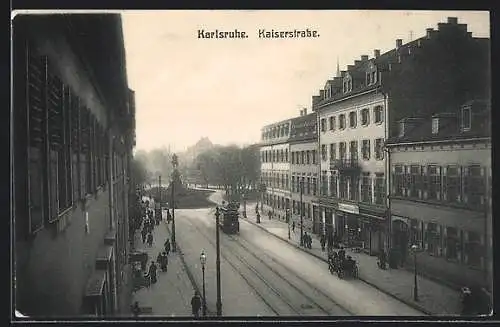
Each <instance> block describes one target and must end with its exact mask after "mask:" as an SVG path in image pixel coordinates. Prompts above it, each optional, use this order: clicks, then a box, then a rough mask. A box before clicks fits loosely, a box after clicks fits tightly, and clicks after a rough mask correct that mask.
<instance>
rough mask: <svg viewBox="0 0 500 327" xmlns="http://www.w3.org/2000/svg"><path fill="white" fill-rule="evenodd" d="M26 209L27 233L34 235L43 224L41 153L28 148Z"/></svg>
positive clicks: (35, 149)
mask: <svg viewBox="0 0 500 327" xmlns="http://www.w3.org/2000/svg"><path fill="white" fill-rule="evenodd" d="M28 158H29V161H28V207H29V213H28V214H29V225H28V226H29V232H30V234H33V233H36V232H37V231H38V230H40V229H41V228H42V227H43V222H44V216H45V212H44V205H43V203H44V194H45V192H44V189H43V175H42V174H43V171H42V165H41V162H42V152H41V150H40V149H39V148H35V147H30V148H29V152H28Z"/></svg>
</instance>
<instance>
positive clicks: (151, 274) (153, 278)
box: [148, 261, 158, 284]
mask: <svg viewBox="0 0 500 327" xmlns="http://www.w3.org/2000/svg"><path fill="white" fill-rule="evenodd" d="M157 269H158V268H157V267H156V264H155V262H154V261H151V265H150V266H149V273H148V277H149V280H150V282H151V284H156V282H157V281H158V279H157V277H156V270H157Z"/></svg>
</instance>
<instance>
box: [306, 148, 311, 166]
mask: <svg viewBox="0 0 500 327" xmlns="http://www.w3.org/2000/svg"><path fill="white" fill-rule="evenodd" d="M306 157H307V164H308V165H309V164H311V151H309V150H307V151H306Z"/></svg>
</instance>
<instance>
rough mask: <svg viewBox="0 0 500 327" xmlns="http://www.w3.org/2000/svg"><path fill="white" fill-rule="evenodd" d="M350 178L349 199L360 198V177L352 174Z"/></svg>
mask: <svg viewBox="0 0 500 327" xmlns="http://www.w3.org/2000/svg"><path fill="white" fill-rule="evenodd" d="M348 180H349V200H353V201H356V200H358V195H359V193H358V192H359V190H358V179H357V178H356V177H354V176H350V177H349V178H348Z"/></svg>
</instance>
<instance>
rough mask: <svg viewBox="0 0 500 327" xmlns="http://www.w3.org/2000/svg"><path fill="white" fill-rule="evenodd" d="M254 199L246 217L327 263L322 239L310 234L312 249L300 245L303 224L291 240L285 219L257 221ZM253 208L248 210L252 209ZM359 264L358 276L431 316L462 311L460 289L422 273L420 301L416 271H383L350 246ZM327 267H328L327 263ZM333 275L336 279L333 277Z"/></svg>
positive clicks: (348, 252) (374, 260)
mask: <svg viewBox="0 0 500 327" xmlns="http://www.w3.org/2000/svg"><path fill="white" fill-rule="evenodd" d="M255 204H256V203H255V202H247V219H245V218H242V219H245V220H247V221H248V222H249V223H252V224H254V225H256V226H258V227H260V228H262V229H263V230H265V231H267V232H268V233H270V234H272V235H274V236H276V237H278V238H280V239H282V240H284V241H286V242H289V243H290V244H293V245H294V246H296V247H298V248H299V249H301V250H302V251H305V252H308V253H310V254H311V255H313V256H315V257H317V258H319V259H321V260H323V261H325V262H327V253H326V251H325V252H323V251H322V250H321V245H320V242H319V238H318V236H317V235H315V234H311V233H308V234H310V235H311V237H312V239H313V242H312V249H306V248H303V247H300V245H299V243H300V226H298V225H297V224H296V226H295V232H292V231H291V230H290V239H288V225H287V223H286V222H283V221H278V220H276V219H272V220H269V218H268V217H267V216H265V215H262V214H261V219H260V220H261V223H260V224H257V223H256V214H255V210H254V208H255ZM250 208H251V209H252V210H249V209H250ZM346 253H347V254H349V255H351V256H352V257H353V258H354V259H355V260H356V261H357V262H358V267H359V279H361V280H363V281H364V282H366V283H367V284H370V285H371V286H373V287H375V288H377V289H379V290H380V291H382V292H384V293H386V294H389V295H391V296H393V297H395V298H397V299H398V300H400V301H402V302H404V303H405V304H407V305H408V306H411V307H413V308H415V309H417V310H419V311H422V312H424V313H426V314H428V315H459V314H460V311H461V304H460V295H459V292H458V291H456V290H453V289H451V288H449V287H447V286H445V285H442V284H439V283H436V282H434V281H431V280H429V279H427V278H424V277H422V276H418V277H417V281H418V296H419V301H418V302H415V301H414V300H413V285H414V274H413V273H412V272H409V271H407V270H404V269H387V270H382V269H379V268H378V266H377V258H376V257H373V256H369V255H368V254H364V253H354V252H352V251H351V250H349V249H347V251H346ZM325 269H327V267H326V265H325ZM332 278H336V277H333V276H332Z"/></svg>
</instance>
